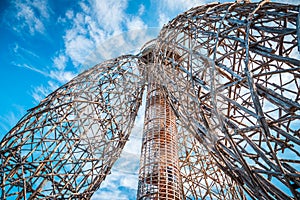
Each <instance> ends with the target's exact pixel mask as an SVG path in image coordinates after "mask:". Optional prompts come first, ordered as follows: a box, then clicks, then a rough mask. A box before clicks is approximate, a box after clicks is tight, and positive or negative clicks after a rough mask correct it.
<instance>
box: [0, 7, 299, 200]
mask: <svg viewBox="0 0 300 200" xmlns="http://www.w3.org/2000/svg"><path fill="white" fill-rule="evenodd" d="M299 9H300V7H299V6H295V5H287V4H279V3H270V2H268V1H262V2H260V3H225V4H217V3H213V4H208V5H205V6H200V7H196V8H193V9H191V10H189V11H187V12H185V13H183V14H181V15H179V16H177V17H176V18H175V19H173V20H172V21H171V22H169V23H168V24H167V25H165V26H164V27H163V29H162V30H161V32H160V34H159V36H158V37H157V39H156V40H154V41H152V42H151V43H150V44H147V45H146V46H145V47H144V48H142V51H141V53H139V54H138V55H135V56H133V55H128V56H121V57H118V58H115V59H112V60H109V61H106V62H104V63H101V64H99V65H97V66H95V67H93V68H91V69H90V70H88V71H86V72H83V73H82V74H80V75H79V76H77V77H76V78H74V79H73V80H71V81H70V82H69V83H67V84H66V85H64V86H62V87H60V88H59V89H57V90H56V91H54V92H53V93H52V94H50V95H49V96H48V97H47V98H45V99H44V100H43V101H42V102H41V103H40V104H39V105H38V106H37V107H35V108H32V109H31V110H30V111H29V112H28V114H27V115H25V116H24V117H23V118H22V119H21V120H20V121H19V122H18V123H17V125H16V126H15V127H14V128H13V129H12V130H11V131H10V132H9V133H8V134H7V135H5V137H4V138H3V139H2V141H1V146H0V156H1V157H0V173H1V174H0V187H1V193H0V196H1V198H2V199H89V198H90V197H91V196H92V195H93V193H94V192H95V191H96V190H97V189H98V188H99V187H101V183H102V181H103V180H104V179H105V177H106V176H107V175H108V174H109V173H110V169H111V167H112V166H113V164H114V162H115V161H116V160H117V159H118V157H119V155H120V153H121V151H122V149H123V147H124V145H125V143H126V141H127V140H128V137H129V135H130V133H131V129H132V126H133V123H134V120H135V118H136V115H137V111H138V109H139V107H140V105H141V103H142V96H143V93H144V91H146V92H147V100H146V113H145V125H144V136H143V141H141V142H142V153H141V164H140V166H141V167H140V173H139V188H138V194H137V198H138V199H247V198H248V199H282V200H286V199H300V153H299V152H300V120H299V119H300V104H299V99H300V90H299V85H300V14H299Z"/></svg>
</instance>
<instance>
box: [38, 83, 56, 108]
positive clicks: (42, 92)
mask: <svg viewBox="0 0 300 200" xmlns="http://www.w3.org/2000/svg"><path fill="white" fill-rule="evenodd" d="M57 88H58V85H57V84H56V83H55V82H53V81H48V85H47V86H44V85H40V86H38V87H35V88H34V89H33V92H32V96H33V98H34V100H35V101H36V103H39V102H40V101H41V100H43V99H44V98H45V97H46V96H48V95H49V94H50V93H51V92H52V91H54V90H56V89H57Z"/></svg>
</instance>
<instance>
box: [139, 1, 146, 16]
mask: <svg viewBox="0 0 300 200" xmlns="http://www.w3.org/2000/svg"><path fill="white" fill-rule="evenodd" d="M144 12H145V6H144V4H141V5H140V7H139V12H138V13H139V16H141V15H143V14H144Z"/></svg>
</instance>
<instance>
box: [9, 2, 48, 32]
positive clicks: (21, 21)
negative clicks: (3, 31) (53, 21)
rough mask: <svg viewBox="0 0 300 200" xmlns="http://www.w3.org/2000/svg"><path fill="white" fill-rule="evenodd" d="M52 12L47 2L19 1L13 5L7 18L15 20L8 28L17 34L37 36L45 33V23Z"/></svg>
mask: <svg viewBox="0 0 300 200" xmlns="http://www.w3.org/2000/svg"><path fill="white" fill-rule="evenodd" d="M50 12H51V11H50V9H49V7H48V3H47V0H34V1H31V0H26V1H21V0H18V1H14V2H13V3H12V4H11V7H10V8H9V9H8V11H7V13H6V17H9V18H12V19H13V20H9V21H10V22H12V23H10V24H8V26H9V27H12V29H13V30H14V31H15V32H18V33H22V34H23V33H29V34H30V35H35V34H36V33H37V32H38V33H44V32H45V25H44V21H47V20H48V19H49V17H50V14H49V13H50Z"/></svg>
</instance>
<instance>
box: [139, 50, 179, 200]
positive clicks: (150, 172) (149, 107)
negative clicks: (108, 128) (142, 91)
mask: <svg viewBox="0 0 300 200" xmlns="http://www.w3.org/2000/svg"><path fill="white" fill-rule="evenodd" d="M143 58H145V60H146V61H145V62H146V64H147V65H148V67H151V65H153V62H152V60H153V54H152V49H151V48H149V49H148V51H147V50H144V51H143ZM154 74H155V73H151V72H150V73H149V74H148V89H147V100H146V112H145V122H144V133H143V143H142V152H141V161H140V171H139V187H138V195H137V199H139V200H142V199H147V200H148V199H176V200H179V199H181V179H180V171H179V166H178V138H177V129H176V116H175V114H174V112H173V110H172V109H171V106H170V105H169V103H168V102H167V100H166V98H165V96H164V94H163V90H162V87H161V85H160V84H159V83H158V81H157V77H155V75H154Z"/></svg>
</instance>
